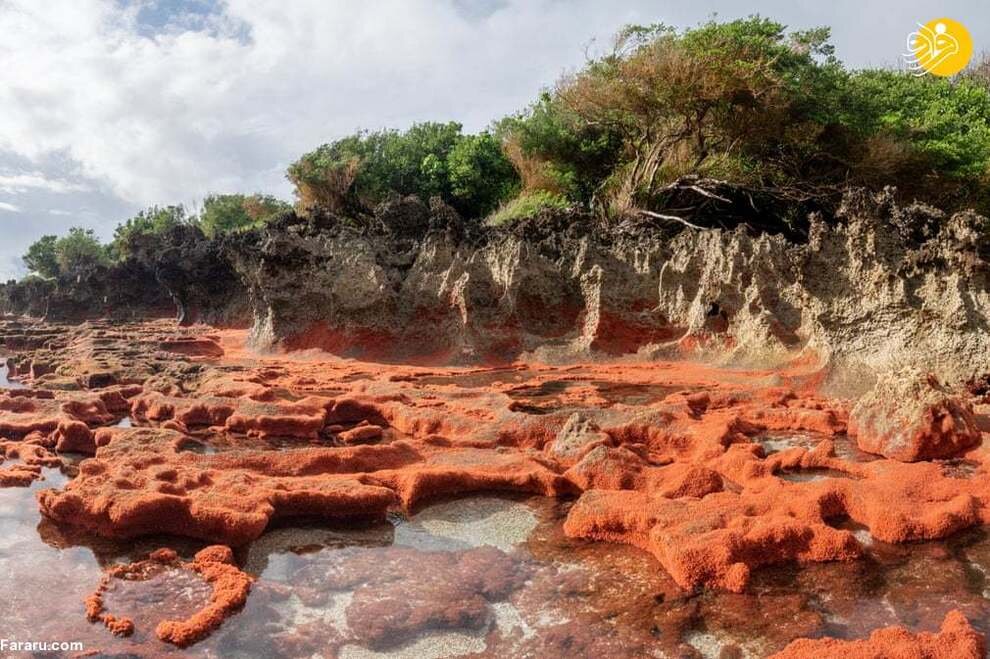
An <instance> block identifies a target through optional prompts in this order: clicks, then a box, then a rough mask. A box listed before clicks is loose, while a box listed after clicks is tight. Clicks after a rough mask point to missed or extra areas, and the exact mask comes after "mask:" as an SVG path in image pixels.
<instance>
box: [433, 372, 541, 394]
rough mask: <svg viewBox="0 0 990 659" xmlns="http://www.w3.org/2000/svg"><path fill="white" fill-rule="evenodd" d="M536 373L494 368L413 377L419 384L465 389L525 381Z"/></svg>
mask: <svg viewBox="0 0 990 659" xmlns="http://www.w3.org/2000/svg"><path fill="white" fill-rule="evenodd" d="M535 374H536V373H535V372H534V371H531V370H529V369H514V368H496V369H492V370H487V371H480V372H473V373H460V374H452V375H428V376H426V377H418V378H415V381H416V382H418V383H421V384H432V385H449V384H452V385H455V386H457V387H462V388H465V389H477V388H482V387H490V386H492V385H495V384H509V383H521V382H526V381H527V380H529V379H530V378H532V377H533V376H534V375H535Z"/></svg>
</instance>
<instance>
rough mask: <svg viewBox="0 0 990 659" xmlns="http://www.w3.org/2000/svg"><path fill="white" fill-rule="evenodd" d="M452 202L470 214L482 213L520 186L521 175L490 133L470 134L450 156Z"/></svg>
mask: <svg viewBox="0 0 990 659" xmlns="http://www.w3.org/2000/svg"><path fill="white" fill-rule="evenodd" d="M447 175H448V177H449V179H450V194H451V197H452V199H451V201H452V203H453V205H454V206H455V207H456V208H457V210H459V211H460V212H461V213H463V214H464V215H466V216H468V217H483V216H485V215H487V214H488V213H489V212H491V211H492V210H494V209H495V208H496V207H497V206H498V205H499V203H501V202H502V201H504V200H506V199H510V198H511V197H513V196H514V195H515V194H516V193H517V192H518V190H519V177H518V175H517V174H516V170H515V169H514V168H513V166H512V163H510V162H509V160H508V159H507V158H506V157H505V153H504V152H503V150H502V144H501V142H500V141H499V139H498V138H497V137H495V136H494V135H492V134H491V133H480V134H478V135H468V136H466V137H464V138H462V139H461V140H459V141H458V142H457V144H455V145H454V147H453V148H452V149H451V150H450V153H449V154H448V156H447Z"/></svg>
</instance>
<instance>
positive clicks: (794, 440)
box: [753, 430, 879, 462]
mask: <svg viewBox="0 0 990 659" xmlns="http://www.w3.org/2000/svg"><path fill="white" fill-rule="evenodd" d="M825 440H831V441H832V445H833V447H834V451H835V457H837V458H839V459H841V460H845V461H847V462H873V461H874V460H877V459H879V456H876V455H872V454H870V453H866V452H865V451H862V450H860V448H859V447H858V446H857V445H856V441H855V440H854V439H852V438H851V437H849V436H848V435H846V434H839V435H826V434H825V433H820V432H814V431H810V430H771V431H768V432H765V433H763V434H762V435H758V436H756V437H754V438H753V441H755V442H756V443H757V444H759V445H760V446H762V447H763V452H764V454H765V455H768V456H769V455H772V454H774V453H779V452H781V451H786V450H788V449H791V448H795V447H798V448H803V449H807V450H808V451H811V450H813V449H814V448H815V447H816V446H818V445H819V444H821V443H822V442H823V441H825Z"/></svg>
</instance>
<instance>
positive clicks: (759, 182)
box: [24, 17, 990, 280]
mask: <svg viewBox="0 0 990 659" xmlns="http://www.w3.org/2000/svg"><path fill="white" fill-rule="evenodd" d="M287 177H288V179H289V180H290V181H291V182H292V183H293V184H294V186H295V194H296V199H297V204H296V206H297V208H298V209H299V210H300V211H303V212H308V211H309V210H310V209H313V208H319V209H323V210H327V211H330V212H333V213H337V214H341V215H347V216H351V217H353V218H356V219H360V218H362V217H365V216H366V215H367V213H368V211H369V210H370V209H371V208H372V207H373V206H375V205H377V204H379V203H380V202H382V201H385V200H388V199H389V198H390V197H392V196H394V195H418V196H419V197H420V198H422V199H423V200H424V201H425V200H429V199H430V198H432V197H439V198H440V199H442V200H443V201H445V202H446V203H448V204H450V205H452V206H453V207H454V208H456V209H457V210H458V211H459V212H460V213H461V214H462V215H463V216H465V217H468V218H474V219H477V220H481V219H482V218H487V221H488V222H489V223H490V224H493V225H499V224H505V223H508V222H512V221H515V220H519V219H526V218H532V217H535V216H537V215H539V214H541V213H543V212H566V211H568V210H570V209H572V208H574V207H575V206H579V207H581V208H583V209H584V210H588V211H592V212H594V213H597V214H598V215H599V216H600V217H604V218H610V217H618V216H623V215H628V214H644V215H648V216H650V217H652V218H658V219H667V220H676V221H678V222H681V223H682V225H683V224H686V223H688V222H687V220H688V219H691V220H697V217H698V214H699V213H700V210H699V209H700V208H702V207H704V208H707V209H708V212H709V213H710V217H709V219H711V218H715V220H714V223H715V224H718V223H722V219H724V218H725V217H728V216H733V214H735V216H738V217H741V219H739V221H740V222H746V223H747V225H749V226H750V227H751V228H752V227H756V228H758V229H759V230H774V227H775V226H777V227H780V226H783V227H784V229H783V230H785V231H786V232H787V233H788V235H792V236H799V235H801V231H800V228H799V227H798V228H797V229H795V224H794V223H795V222H796V221H797V220H796V219H795V218H803V217H806V214H807V211H808V210H810V209H820V210H826V211H827V210H829V209H830V207H832V206H834V203H835V202H836V201H837V199H838V197H839V195H840V193H841V191H842V190H843V189H844V188H845V187H847V186H849V185H863V186H867V187H871V188H880V187H883V186H887V185H894V186H896V187H897V188H898V189H899V191H900V194H901V196H902V198H904V199H905V200H908V201H910V200H912V199H915V198H917V199H920V200H922V201H927V202H930V203H933V204H935V205H940V206H942V207H944V208H945V209H946V210H954V209H956V208H960V207H967V206H968V207H975V208H977V210H980V211H982V212H984V213H986V212H987V211H990V60H987V59H984V60H983V61H981V62H978V63H976V64H975V65H973V66H972V67H971V68H970V69H969V70H967V71H965V72H963V73H962V74H960V75H959V76H956V77H955V78H953V79H943V78H935V77H932V76H924V77H920V78H919V77H914V76H911V75H909V74H907V73H903V72H897V71H891V70H876V69H872V70H864V71H848V70H846V69H845V68H844V67H843V66H842V65H841V63H840V62H839V61H838V59H836V57H835V53H834V49H833V47H832V45H831V44H830V43H829V31H828V29H826V28H818V29H814V30H806V31H798V32H787V30H786V29H785V27H784V26H783V25H782V24H780V23H777V22H775V21H772V20H769V19H766V18H761V17H750V18H747V19H741V20H734V21H729V22H721V23H720V22H715V21H711V22H708V23H704V24H702V25H699V26H697V27H694V28H690V29H686V30H683V31H677V30H675V29H673V28H670V27H668V26H665V25H650V26H630V27H627V28H625V29H624V30H623V31H621V32H620V33H619V34H618V35H617V37H616V40H615V43H614V45H613V47H612V48H611V49H610V50H609V51H608V52H607V53H605V54H603V55H601V56H598V57H595V58H592V59H590V60H589V61H588V62H587V63H586V65H585V66H584V67H583V68H582V69H581V70H579V71H577V72H574V73H571V74H568V75H565V76H564V77H562V78H561V79H560V80H559V81H557V83H556V84H555V85H554V86H553V87H552V88H550V89H548V90H546V91H545V92H543V93H542V94H541V95H540V96H539V97H538V98H537V99H536V101H535V102H534V103H533V104H532V105H531V106H529V107H528V108H526V109H525V110H524V111H522V112H520V113H518V114H515V115H512V116H509V117H505V118H503V119H501V120H498V121H496V122H495V123H494V124H493V125H492V127H491V128H490V130H486V131H483V132H480V133H477V134H465V133H464V132H463V129H462V126H461V125H460V124H458V123H455V122H446V123H441V122H426V123H419V124H414V125H413V126H411V127H410V128H408V129H407V130H404V131H399V130H378V131H360V132H357V133H354V134H352V135H348V136H345V137H343V138H341V139H338V140H335V141H333V142H329V143H327V144H323V145H322V146H320V147H318V148H317V149H315V150H313V151H311V152H309V153H306V154H304V155H303V156H302V157H300V158H299V160H297V161H296V162H294V163H292V165H290V166H289V168H288V171H287ZM692 195H694V196H695V197H697V195H702V197H701V202H700V203H699V202H698V201H697V199H694V197H692ZM730 197H731V199H730ZM830 205H831V206H830ZM290 208H291V207H290V206H289V204H287V203H285V202H283V201H280V200H278V199H275V198H274V197H271V196H266V195H260V194H256V195H242V194H216V195H210V196H209V197H207V198H206V200H205V201H204V204H203V208H202V211H201V213H199V215H198V216H196V215H190V214H189V213H188V212H187V211H186V209H185V208H184V207H182V206H160V207H159V206H153V207H151V208H148V209H146V210H144V211H142V212H140V213H138V214H137V215H135V216H134V217H132V218H130V219H128V220H127V221H126V222H124V223H122V224H121V225H119V226H118V227H117V230H116V232H115V233H114V238H113V241H112V242H111V243H110V244H109V245H108V246H103V245H101V244H100V243H99V241H98V240H97V239H96V237H95V236H94V234H93V233H92V231H87V230H83V229H80V228H73V229H71V230H70V231H69V232H68V234H67V235H65V236H62V237H56V236H51V235H48V236H43V237H41V238H40V239H39V240H38V241H37V242H35V243H34V244H33V245H31V247H30V248H29V249H28V251H27V253H26V254H25V255H24V262H25V264H26V265H27V267H28V268H29V270H30V271H31V272H32V273H35V274H36V275H37V276H40V277H42V278H45V279H49V280H57V279H59V278H62V277H75V278H78V277H80V276H85V274H86V273H87V272H90V271H91V270H92V269H94V268H97V267H100V266H101V265H105V264H107V263H110V262H114V261H125V260H129V259H137V260H139V261H144V262H146V263H150V262H152V261H153V259H154V256H155V255H156V254H157V253H159V252H160V251H161V250H162V248H163V245H171V246H172V247H173V248H175V249H179V247H176V246H177V245H183V246H184V245H188V244H189V241H190V240H205V239H215V238H218V237H221V236H222V235H224V234H227V233H231V232H238V231H244V230H248V229H251V228H254V227H258V226H260V225H263V224H265V223H267V222H269V221H270V220H271V219H272V218H274V217H276V216H278V215H279V214H280V213H283V212H286V211H288V210H290ZM692 213H693V215H692ZM686 214H687V215H691V217H690V218H688V217H685V215H686ZM746 214H749V215H750V216H753V217H746ZM754 214H755V215H759V216H760V217H759V218H758V219H754V217H755V216H754ZM720 218H721V219H720ZM702 224H704V221H702ZM723 225H724V224H723ZM182 249H184V247H182Z"/></svg>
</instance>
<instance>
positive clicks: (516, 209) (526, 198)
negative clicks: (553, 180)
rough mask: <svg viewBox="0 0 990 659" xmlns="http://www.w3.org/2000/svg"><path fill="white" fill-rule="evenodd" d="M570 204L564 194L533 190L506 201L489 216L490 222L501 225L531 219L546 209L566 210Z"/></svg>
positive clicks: (493, 224)
mask: <svg viewBox="0 0 990 659" xmlns="http://www.w3.org/2000/svg"><path fill="white" fill-rule="evenodd" d="M570 206H571V203H570V202H569V201H567V198H566V197H564V195H562V194H558V193H555V192H548V191H546V190H533V191H530V192H524V193H522V194H520V195H519V196H518V197H516V198H515V199H512V200H510V201H508V202H506V203H505V204H504V205H503V206H502V207H501V208H499V209H498V210H496V211H495V212H494V213H493V214H492V215H491V216H490V217H489V218H488V223H489V224H491V225H492V226H500V225H503V224H508V223H510V222H514V221H516V220H529V219H532V218H534V217H536V216H537V215H539V214H540V213H542V212H544V211H566V210H567V209H569V208H570Z"/></svg>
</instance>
